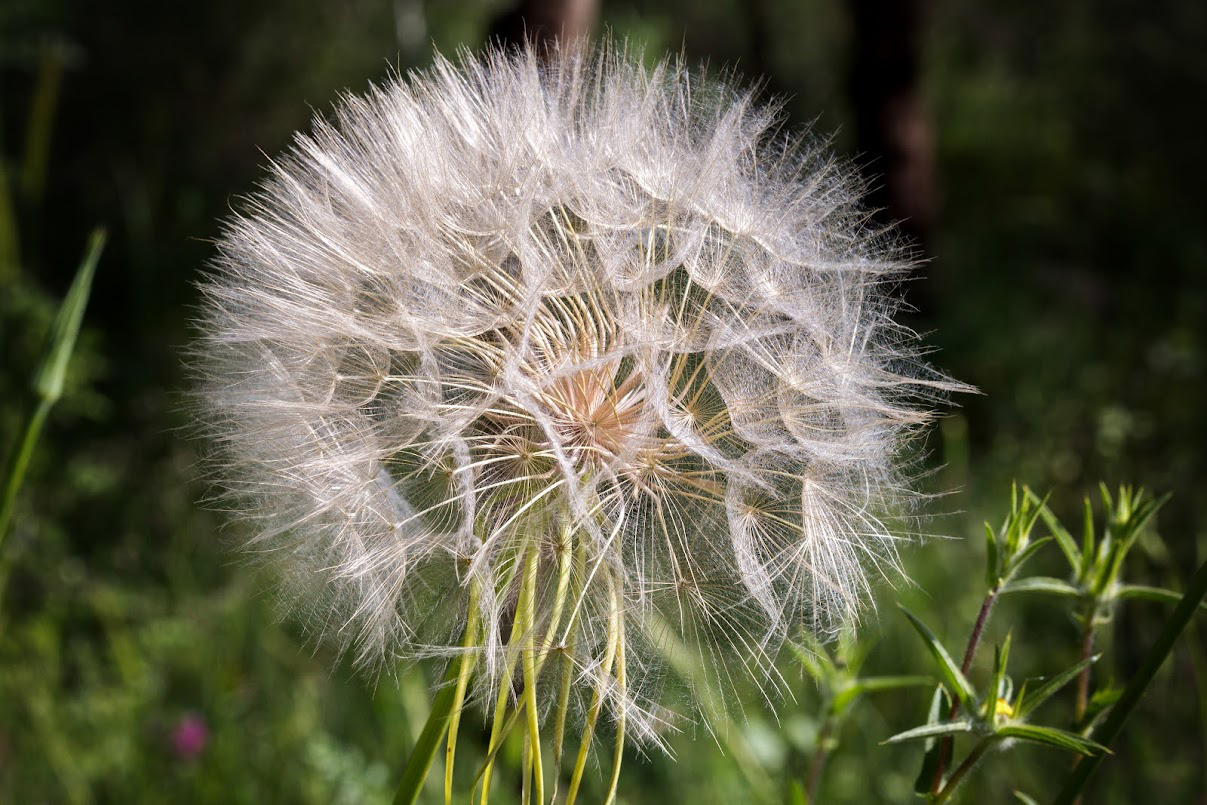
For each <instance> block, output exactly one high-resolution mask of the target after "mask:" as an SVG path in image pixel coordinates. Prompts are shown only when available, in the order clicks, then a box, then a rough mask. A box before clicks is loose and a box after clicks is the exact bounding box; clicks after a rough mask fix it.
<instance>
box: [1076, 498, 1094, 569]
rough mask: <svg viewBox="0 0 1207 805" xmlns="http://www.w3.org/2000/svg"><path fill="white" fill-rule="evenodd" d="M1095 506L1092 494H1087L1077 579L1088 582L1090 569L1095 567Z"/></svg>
mask: <svg viewBox="0 0 1207 805" xmlns="http://www.w3.org/2000/svg"><path fill="white" fill-rule="evenodd" d="M1095 551H1096V547H1095V545H1094V506H1093V504H1091V503H1090V496H1089V495H1086V497H1085V505H1084V506H1083V514H1082V521H1081V567H1080V568H1078V570H1077V580H1078V581H1079V582H1080V583H1081V584H1082V585H1084V584H1086V583H1087V582H1088V581H1089V579H1090V570H1092V569H1093V567H1094V554H1095Z"/></svg>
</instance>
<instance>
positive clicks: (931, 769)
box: [914, 685, 951, 794]
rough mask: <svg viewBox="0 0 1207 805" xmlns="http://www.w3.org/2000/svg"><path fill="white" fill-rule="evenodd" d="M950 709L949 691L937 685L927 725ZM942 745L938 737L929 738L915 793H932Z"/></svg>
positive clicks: (931, 700)
mask: <svg viewBox="0 0 1207 805" xmlns="http://www.w3.org/2000/svg"><path fill="white" fill-rule="evenodd" d="M950 709H951V699H950V697H949V696H948V695H947V691H945V690H944V689H943V686H942V685H937V686H935V692H934V693H933V694H931V697H930V711H929V712H928V713H927V716H926V723H927V725H930V724H938V723H939V722H940V721H943V720H945V719H946V718H947V714H948V713H949V712H950ZM942 746H943V742H942V741H940V740H939V739H937V738H928V739H927V741H926V752H925V754H923V755H922V768H921V769H919V770H918V776H917V777H916V778H915V779H914V793H916V794H928V793H930V787H931V784H932V783H933V782H934V779H935V770H936V768H937V767H938V765H939V752H940V751H941V749H942Z"/></svg>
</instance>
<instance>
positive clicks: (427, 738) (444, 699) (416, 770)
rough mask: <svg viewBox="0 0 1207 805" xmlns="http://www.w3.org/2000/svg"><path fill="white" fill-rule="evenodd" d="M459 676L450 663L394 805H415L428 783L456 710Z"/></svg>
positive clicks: (452, 663) (409, 759)
mask: <svg viewBox="0 0 1207 805" xmlns="http://www.w3.org/2000/svg"><path fill="white" fill-rule="evenodd" d="M459 674H460V664H459V663H455V662H450V663H449V664H448V670H447V671H446V672H445V674H444V680H443V681H442V682H441V684H440V691H439V692H438V693H437V694H436V698H435V699H433V700H432V711H431V712H430V713H429V714H428V717H427V722H426V723H425V724H424V725H423V731H422V732H420V733H419V739H418V740H417V741H415V748H414V749H413V750H411V756H410V758H408V759H407V765H406V768H405V769H403V772H402V781H401V782H400V783H399V784H398V793H396V794H395V795H394V805H414V803H415V802H416V801H417V800H418V799H419V792H420V791H422V790H423V781H424V780H426V779H427V775H428V772H429V771H431V769H432V761H433V760H434V759H435V758H436V751H437V748H438V747H439V746H440V739H441V738H442V737H444V729H445V727H447V726H448V719H449V715H450V714H451V713H452V710H453V700H454V698H455V697H456V685H455V684H454V682H455V681H456V679H457V676H458V675H459Z"/></svg>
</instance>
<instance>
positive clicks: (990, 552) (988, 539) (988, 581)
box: [985, 523, 1002, 587]
mask: <svg viewBox="0 0 1207 805" xmlns="http://www.w3.org/2000/svg"><path fill="white" fill-rule="evenodd" d="M1001 575H1002V568H1001V565H1000V562H999V560H998V550H997V534H995V533H994V532H993V526H991V525H989V523H985V585H986V586H988V587H992V586H993V585H995V584H997V581H998V579H999V578H1000V577H1001Z"/></svg>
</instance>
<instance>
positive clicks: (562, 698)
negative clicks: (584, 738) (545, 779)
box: [552, 540, 587, 799]
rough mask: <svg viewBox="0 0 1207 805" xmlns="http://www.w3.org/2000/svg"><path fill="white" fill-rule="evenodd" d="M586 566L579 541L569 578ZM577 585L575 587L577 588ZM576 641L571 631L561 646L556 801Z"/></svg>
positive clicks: (580, 574) (555, 731) (583, 546)
mask: <svg viewBox="0 0 1207 805" xmlns="http://www.w3.org/2000/svg"><path fill="white" fill-rule="evenodd" d="M586 564H587V551H586V544H585V543H584V542H583V541H582V540H579V542H578V544H577V545H576V546H574V565H573V567H574V569H573V571H571V574H570V575H571V578H573V579H580V580H581V579H582V577H583V568H584V567H586ZM577 586H578V585H577V584H576V585H575V587H576V588H577ZM575 594H576V595H582V594H583V591H582V590H578V589H576V590H575ZM577 640H578V632H576V631H574V630H571V631H570V632H569V633H568V634H567V636H566V638H565V641H564V643H565V644H564V645H563V646H562V651H561V658H562V675H561V680H560V687H559V688H558V691H557V715H556V716H555V717H554V720H553V768H554V770H555V774H554V775H553V796H552V799H557V789H558V784H559V783H560V782H561V768H562V745H563V744H562V742H563V739H564V738H565V735H566V715H567V714H568V713H569V711H570V686H571V684H573V682H574V649H575V646H576V642H577Z"/></svg>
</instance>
